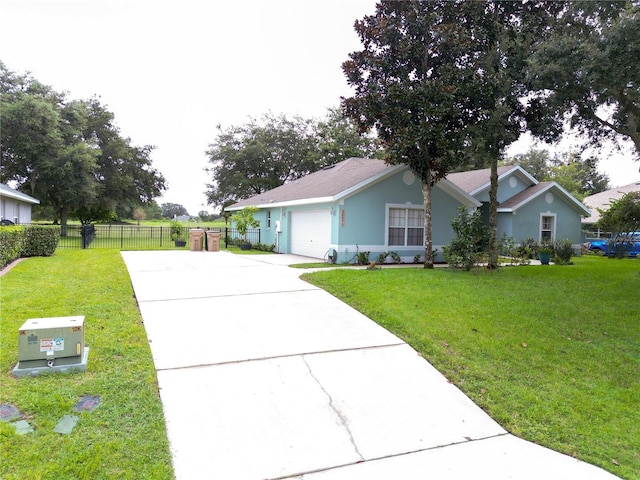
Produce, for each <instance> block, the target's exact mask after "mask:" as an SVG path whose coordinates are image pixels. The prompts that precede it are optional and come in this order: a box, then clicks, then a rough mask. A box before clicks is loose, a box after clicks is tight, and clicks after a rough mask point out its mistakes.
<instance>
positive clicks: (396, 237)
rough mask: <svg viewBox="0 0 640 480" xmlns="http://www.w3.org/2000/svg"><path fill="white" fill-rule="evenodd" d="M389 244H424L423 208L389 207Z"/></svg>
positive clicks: (403, 245)
mask: <svg viewBox="0 0 640 480" xmlns="http://www.w3.org/2000/svg"><path fill="white" fill-rule="evenodd" d="M388 215H389V219H388V220H389V221H388V225H389V230H388V232H387V244H388V245H389V246H402V247H405V246H406V247H408V246H422V245H424V210H422V209H419V208H389V213H388Z"/></svg>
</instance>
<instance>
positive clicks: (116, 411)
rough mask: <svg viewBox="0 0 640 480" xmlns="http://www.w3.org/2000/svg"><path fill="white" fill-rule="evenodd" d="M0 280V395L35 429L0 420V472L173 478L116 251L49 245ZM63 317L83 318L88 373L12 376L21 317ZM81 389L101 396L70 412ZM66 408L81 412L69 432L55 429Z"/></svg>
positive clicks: (146, 354) (147, 358) (149, 367)
mask: <svg viewBox="0 0 640 480" xmlns="http://www.w3.org/2000/svg"><path fill="white" fill-rule="evenodd" d="M0 282H1V287H2V288H1V291H0V301H1V308H2V321H1V324H0V338H1V340H0V342H1V343H0V366H1V373H0V403H12V404H14V405H16V406H17V407H18V408H19V409H20V410H21V411H22V412H23V413H24V414H25V416H26V419H27V420H28V421H29V423H30V424H31V425H32V426H33V427H34V428H35V431H34V432H33V433H29V434H26V435H16V434H15V433H14V431H13V429H12V428H11V427H10V426H9V425H7V424H6V423H2V422H0V452H1V453H0V478H2V479H4V480H11V479H15V480H25V479H34V480H35V479H54V478H55V479H65V480H66V479H92V480H94V479H113V478H118V479H135V480H138V479H154V480H155V479H170V478H173V470H172V467H171V455H170V451H169V445H168V441H167V436H166V432H165V426H164V418H163V414H162V405H161V403H160V399H159V395H158V386H157V381H156V372H155V369H154V367H153V362H152V358H151V352H150V349H149V344H148V342H147V339H146V334H145V331H144V326H143V324H142V319H141V317H140V313H139V311H138V308H137V305H136V301H135V298H134V296H133V290H132V288H131V283H130V280H129V276H128V273H127V270H126V267H125V265H124V262H123V261H122V258H121V256H120V252H119V251H117V250H57V251H56V254H55V255H54V256H53V257H48V258H29V259H26V260H24V261H23V262H21V263H20V264H18V265H17V266H15V267H14V268H13V270H11V271H10V272H9V273H8V274H7V275H5V276H4V277H2V278H1V279H0ZM69 315H84V316H85V330H86V336H85V340H86V344H87V345H88V346H89V347H90V353H89V364H88V371H87V372H86V373H73V374H66V375H65V374H53V375H46V376H39V377H34V378H31V377H24V378H14V377H13V376H11V374H10V371H11V369H12V368H13V367H14V365H15V363H16V361H17V342H18V339H17V332H18V328H19V327H20V326H21V325H22V323H23V322H24V321H25V320H27V319H29V318H37V317H53V316H69ZM82 395H98V396H100V397H101V400H102V403H101V405H100V406H99V407H98V408H97V409H96V410H95V411H93V412H91V413H82V414H78V413H74V412H73V406H74V405H75V404H76V403H77V402H78V400H79V399H80V397H81V396H82ZM67 414H74V415H79V416H80V420H79V422H78V424H77V425H76V427H75V429H74V430H73V432H72V433H71V434H70V435H61V434H58V433H54V432H53V428H54V426H55V424H56V423H57V422H58V420H59V419H60V418H62V416H63V415H67Z"/></svg>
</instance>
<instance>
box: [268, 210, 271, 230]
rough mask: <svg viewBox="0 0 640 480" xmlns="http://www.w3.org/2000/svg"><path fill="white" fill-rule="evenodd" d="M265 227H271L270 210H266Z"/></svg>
mask: <svg viewBox="0 0 640 480" xmlns="http://www.w3.org/2000/svg"><path fill="white" fill-rule="evenodd" d="M267 228H271V210H267Z"/></svg>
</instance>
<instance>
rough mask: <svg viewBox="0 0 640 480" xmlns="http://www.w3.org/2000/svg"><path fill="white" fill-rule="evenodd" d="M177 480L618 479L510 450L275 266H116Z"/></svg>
mask: <svg viewBox="0 0 640 480" xmlns="http://www.w3.org/2000/svg"><path fill="white" fill-rule="evenodd" d="M122 256H123V258H124V260H125V262H126V264H127V268H128V270H129V274H130V276H131V280H132V282H133V287H134V290H135V294H136V297H137V300H138V303H139V306H140V311H141V312H142V317H143V319H144V323H145V327H146V331H147V335H148V337H149V341H150V342H151V343H150V345H151V351H152V354H153V359H154V362H155V366H156V369H157V371H158V382H159V386H160V396H161V399H162V404H163V408H164V414H165V419H166V425H167V432H168V436H169V441H170V443H171V449H172V454H173V462H174V468H175V473H176V478H177V479H179V480H186V479H189V480H190V479H224V480H233V479H276V478H294V479H304V480H337V479H350V480H351V479H391V478H402V479H463V478H464V479H468V478H491V479H511V478H513V479H534V478H535V479H539V478H541V477H546V478H547V479H554V478H563V479H564V478H580V479H594V480H595V479H603V480H604V479H612V478H617V477H615V476H613V475H611V474H609V473H607V472H605V471H603V470H601V469H599V468H596V467H594V466H591V465H588V464H585V463H583V462H579V461H577V460H575V459H573V458H571V457H568V456H565V455H561V454H558V453H556V452H552V451H550V450H548V449H545V448H542V447H540V446H537V445H534V444H531V443H528V442H525V441H523V440H520V439H517V438H515V437H513V436H512V435H509V434H508V433H507V432H506V431H505V430H504V429H502V428H501V427H500V426H499V425H498V424H497V423H495V422H494V421H493V420H492V419H491V418H490V417H488V416H487V415H486V414H485V413H484V412H483V411H482V410H481V409H480V408H479V407H477V406H476V405H475V404H474V403H473V402H471V400H469V399H468V398H467V397H466V396H465V395H464V394H462V392H460V391H459V390H458V389H457V388H456V387H455V386H453V385H452V384H450V383H448V382H447V380H446V379H445V378H444V377H443V376H442V375H441V374H440V373H438V372H437V371H436V370H435V369H434V368H433V367H432V366H431V365H429V363H427V362H426V361H425V360H424V359H422V358H421V357H420V356H419V355H418V354H417V353H416V352H415V351H414V350H413V349H412V348H411V347H409V346H408V345H407V344H405V343H404V342H402V341H401V340H400V339H399V338H397V337H396V336H394V335H392V334H391V333H389V332H387V331H386V330H384V329H383V328H381V327H380V326H378V325H377V324H376V323H374V322H373V321H371V320H369V319H368V318H367V317H365V316H364V315H362V314H360V313H358V312H357V311H355V310H353V309H352V308H351V307H349V306H347V305H345V304H344V303H342V302H340V301H339V300H337V299H336V298H334V297H332V296H331V295H329V294H328V293H326V292H324V291H323V290H320V289H318V288H316V287H314V286H312V285H309V284H308V283H306V282H303V281H302V280H300V279H299V278H298V277H299V275H300V274H301V270H297V269H291V268H288V267H287V266H286V265H287V264H289V263H295V262H301V261H308V259H302V258H300V257H293V256H289V255H260V256H249V255H246V256H242V255H234V254H230V253H227V252H215V253H213V252H186V251H144V252H133V251H128V252H122Z"/></svg>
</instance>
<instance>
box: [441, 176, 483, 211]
mask: <svg viewBox="0 0 640 480" xmlns="http://www.w3.org/2000/svg"><path fill="white" fill-rule="evenodd" d="M435 186H436V187H438V188H440V189H441V190H443V191H444V192H445V193H447V194H449V196H451V197H453V198H454V199H456V200H458V201H459V202H460V203H462V204H463V205H466V206H467V207H475V208H480V207H481V206H482V202H479V201H478V200H477V199H475V198H474V197H472V196H471V195H469V194H468V193H467V192H465V191H464V190H463V189H461V188H460V187H459V186H457V185H456V184H455V183H453V182H452V181H450V180H447V179H446V178H443V179H442V180H440V181H439V182H438V183H436V185H435Z"/></svg>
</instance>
